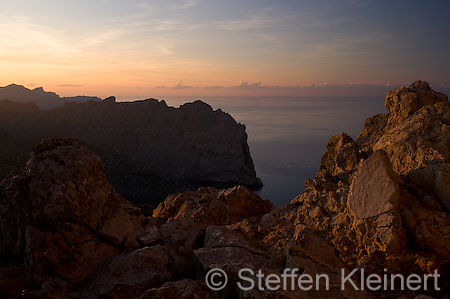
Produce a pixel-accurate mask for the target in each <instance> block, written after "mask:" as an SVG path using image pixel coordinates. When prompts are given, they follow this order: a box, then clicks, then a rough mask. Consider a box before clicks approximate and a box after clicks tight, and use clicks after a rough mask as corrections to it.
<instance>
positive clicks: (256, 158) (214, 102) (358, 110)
mask: <svg viewBox="0 0 450 299" xmlns="http://www.w3.org/2000/svg"><path fill="white" fill-rule="evenodd" d="M202 100H203V101H205V102H207V103H208V104H210V105H211V106H212V107H213V108H214V109H218V108H220V109H222V110H223V111H225V112H228V113H229V114H231V115H232V116H233V117H234V118H235V119H236V120H237V121H238V122H240V123H243V124H245V125H246V127H247V134H248V143H249V146H250V152H251V155H252V158H253V162H254V164H255V168H256V173H257V176H258V177H259V178H261V179H262V181H263V183H264V187H263V189H262V190H261V191H259V194H260V195H261V196H262V197H263V198H264V199H269V200H270V201H272V203H273V204H274V205H276V206H282V205H286V204H288V203H289V201H290V200H291V199H293V198H294V197H295V196H297V195H299V194H300V193H301V192H303V190H304V181H305V179H307V178H313V177H314V175H315V174H316V172H317V170H318V167H319V164H320V158H321V157H322V154H323V152H324V150H325V146H326V143H327V140H328V139H329V138H330V137H331V136H333V135H336V134H338V133H341V132H345V133H347V134H349V135H350V136H352V137H353V138H356V137H357V135H358V134H359V132H360V131H361V129H362V128H363V125H364V120H365V119H366V118H367V117H369V116H372V115H375V114H377V113H384V112H386V109H385V108H384V98H383V97H377V98H371V97H367V98H215V97H208V98H202ZM188 101H192V99H186V98H184V99H181V98H170V99H166V102H167V104H168V105H170V106H175V107H178V106H179V105H180V104H182V103H185V102H188Z"/></svg>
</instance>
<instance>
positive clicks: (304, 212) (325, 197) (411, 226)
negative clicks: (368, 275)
mask: <svg viewBox="0 0 450 299" xmlns="http://www.w3.org/2000/svg"><path fill="white" fill-rule="evenodd" d="M386 107H387V108H388V110H389V113H387V114H384V115H377V116H375V117H373V118H370V119H368V120H367V121H366V123H365V128H364V130H363V131H362V132H361V134H360V136H359V137H358V139H357V140H356V141H353V140H351V139H349V138H344V137H343V135H338V136H336V137H333V138H331V139H330V141H329V142H328V145H327V151H326V152H325V154H324V158H323V159H322V161H326V163H324V162H322V165H321V169H320V170H319V172H318V174H317V176H316V177H315V178H314V180H312V181H307V182H306V191H305V193H303V194H302V195H300V196H299V197H297V198H296V199H294V200H293V201H292V202H291V206H295V207H296V209H297V211H296V213H292V212H289V213H290V214H291V215H292V214H294V215H295V216H294V217H296V221H297V222H300V223H301V224H298V225H296V226H294V227H293V228H292V230H293V231H294V232H295V234H297V233H298V231H299V230H303V229H308V228H313V229H316V230H318V231H320V232H321V233H322V235H323V236H324V237H325V238H326V240H327V241H328V243H329V244H331V245H332V246H333V247H334V248H335V249H336V251H337V253H338V256H339V257H340V259H341V260H342V261H344V262H345V263H346V264H347V265H352V266H360V267H365V269H368V270H370V271H372V272H375V273H381V272H382V270H383V269H384V268H387V269H388V271H390V272H393V273H431V272H432V271H434V270H435V269H438V270H439V271H440V273H441V274H442V276H444V277H445V278H444V279H443V280H442V281H441V283H442V285H445V286H446V287H447V288H448V286H449V275H450V273H449V271H448V269H449V262H450V255H449V254H448V253H449V252H448V249H447V248H448V247H449V246H450V243H449V240H450V238H449V237H450V226H449V219H450V214H449V210H448V207H447V206H446V205H447V202H448V200H447V198H448V196H447V191H446V188H447V184H446V180H447V175H446V174H447V171H448V163H449V153H450V139H449V138H450V137H449V136H450V135H449V134H448V129H449V124H450V122H449V121H448V120H447V116H448V115H450V104H449V103H448V99H447V96H445V95H443V94H440V93H437V92H435V91H433V90H431V88H430V87H429V85H428V84H427V83H426V82H421V81H418V82H415V83H413V84H412V85H411V86H410V87H408V88H405V87H402V88H397V89H395V90H393V91H391V92H389V93H388V94H387V96H386ZM344 143H346V144H348V146H346V147H344V146H342V144H344ZM349 148H351V150H349ZM349 153H350V154H349ZM337 157H342V158H341V159H340V160H339V159H338V158H337ZM355 157H358V159H359V161H358V162H356V163H355ZM337 165H351V166H350V167H348V168H346V169H345V172H343V170H344V169H343V168H342V167H341V169H342V171H341V170H339V171H335V169H336V166H337ZM342 172H343V173H345V174H346V175H342V174H339V173H342ZM291 217H292V216H291Z"/></svg>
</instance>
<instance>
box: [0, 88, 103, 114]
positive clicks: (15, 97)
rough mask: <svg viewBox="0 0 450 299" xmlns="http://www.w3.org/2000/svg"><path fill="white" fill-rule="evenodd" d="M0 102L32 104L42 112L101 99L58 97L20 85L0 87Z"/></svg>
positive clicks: (40, 89) (42, 90)
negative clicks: (69, 104)
mask: <svg viewBox="0 0 450 299" xmlns="http://www.w3.org/2000/svg"><path fill="white" fill-rule="evenodd" d="M0 100H10V101H13V102H19V103H26V102H34V103H36V105H37V106H38V107H39V108H40V109H42V110H49V109H53V108H56V107H61V106H63V105H64V104H65V103H84V102H89V101H95V102H99V101H101V100H102V99H100V98H98V97H92V96H76V97H60V96H59V95H57V94H56V93H54V92H48V91H45V90H44V89H43V88H42V87H37V88H35V89H28V88H26V87H24V86H22V85H18V84H10V85H8V86H5V87H0Z"/></svg>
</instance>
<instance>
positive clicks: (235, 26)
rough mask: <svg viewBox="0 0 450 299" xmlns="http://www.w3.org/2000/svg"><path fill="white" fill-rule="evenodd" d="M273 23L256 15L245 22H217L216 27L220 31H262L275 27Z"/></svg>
mask: <svg viewBox="0 0 450 299" xmlns="http://www.w3.org/2000/svg"><path fill="white" fill-rule="evenodd" d="M274 23H275V19H271V18H266V17H263V16H259V15H256V16H251V17H250V18H249V19H247V20H235V21H225V22H218V23H216V26H217V28H218V29H220V30H226V31H244V30H252V29H264V28H267V27H273V26H274V25H275V24H274Z"/></svg>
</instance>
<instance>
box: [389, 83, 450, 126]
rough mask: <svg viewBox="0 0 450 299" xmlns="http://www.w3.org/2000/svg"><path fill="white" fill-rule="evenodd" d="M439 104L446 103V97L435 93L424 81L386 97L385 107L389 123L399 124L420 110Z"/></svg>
mask: <svg viewBox="0 0 450 299" xmlns="http://www.w3.org/2000/svg"><path fill="white" fill-rule="evenodd" d="M439 102H448V98H447V96H446V95H444V94H442V93H439V92H435V91H434V90H432V89H431V88H430V85H429V84H428V83H427V82H424V81H416V82H414V83H412V84H411V85H410V86H409V87H408V88H406V87H400V88H396V89H394V90H392V91H390V92H389V93H388V94H387V95H386V99H385V106H386V108H387V109H388V110H389V121H390V122H395V123H399V122H401V121H403V120H404V119H406V118H407V117H409V116H411V115H413V114H415V113H416V112H418V111H419V109H420V108H422V107H424V106H427V105H433V104H436V103H439Z"/></svg>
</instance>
